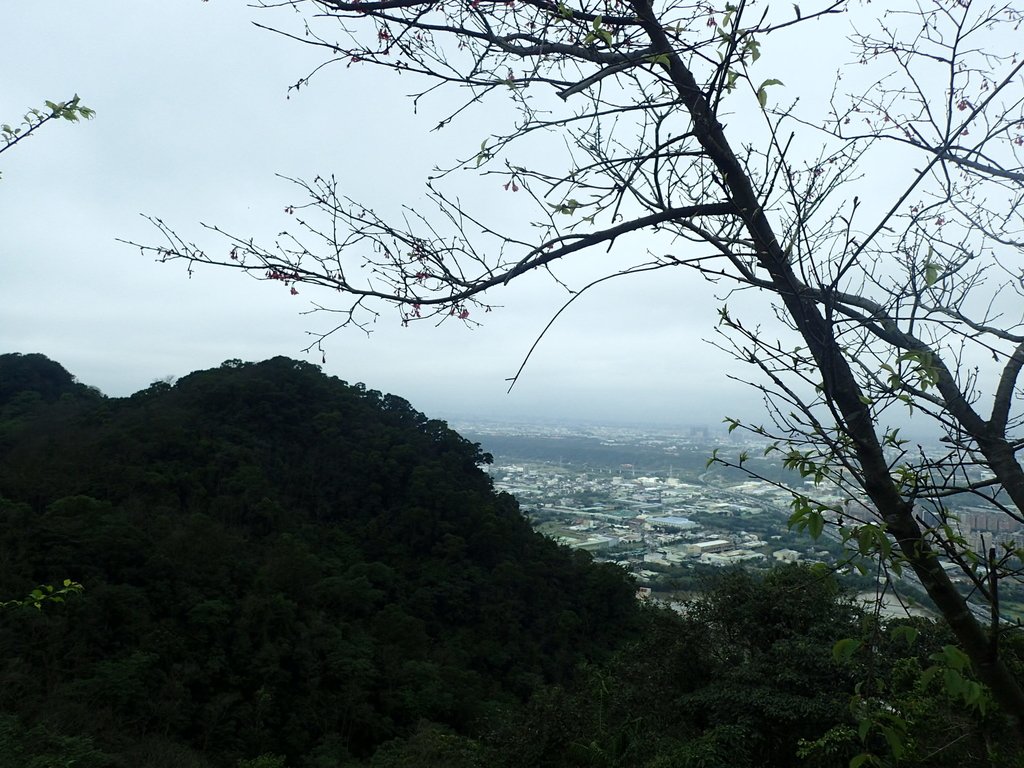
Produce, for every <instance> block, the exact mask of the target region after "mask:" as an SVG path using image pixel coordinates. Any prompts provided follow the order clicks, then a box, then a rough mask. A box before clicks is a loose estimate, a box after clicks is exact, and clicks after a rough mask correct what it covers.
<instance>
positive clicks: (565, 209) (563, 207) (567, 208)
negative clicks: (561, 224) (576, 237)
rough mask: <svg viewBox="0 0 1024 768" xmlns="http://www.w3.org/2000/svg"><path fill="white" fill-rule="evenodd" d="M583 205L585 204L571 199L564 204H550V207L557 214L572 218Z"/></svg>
mask: <svg viewBox="0 0 1024 768" xmlns="http://www.w3.org/2000/svg"><path fill="white" fill-rule="evenodd" d="M581 205H583V203H581V202H580V201H579V200H574V199H573V198H569V199H568V200H566V201H565V202H564V203H548V207H549V208H553V209H554V211H555V213H561V214H562V215H564V216H572V215H573V214H574V213H576V209H577V208H579V207H580V206H581Z"/></svg>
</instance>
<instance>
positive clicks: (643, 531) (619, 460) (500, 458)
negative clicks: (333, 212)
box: [455, 422, 1024, 618]
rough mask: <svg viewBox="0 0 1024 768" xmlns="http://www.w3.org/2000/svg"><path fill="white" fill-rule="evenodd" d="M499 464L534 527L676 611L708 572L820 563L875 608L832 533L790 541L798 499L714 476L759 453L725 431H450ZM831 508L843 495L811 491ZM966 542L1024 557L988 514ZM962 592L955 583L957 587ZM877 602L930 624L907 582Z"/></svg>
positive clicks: (779, 470)
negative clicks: (726, 463) (611, 565)
mask: <svg viewBox="0 0 1024 768" xmlns="http://www.w3.org/2000/svg"><path fill="white" fill-rule="evenodd" d="M455 426H456V428H457V429H458V431H459V432H460V433H462V434H463V435H464V436H466V437H467V438H468V439H470V440H473V441H474V442H479V443H480V444H481V446H482V448H483V450H484V451H486V452H489V453H491V454H492V455H493V457H494V463H493V465H491V466H490V467H489V471H490V474H491V476H492V479H493V481H494V485H495V487H496V488H497V489H498V490H501V491H506V492H508V493H510V494H512V495H514V496H515V497H516V498H517V499H518V501H519V503H520V506H521V509H522V510H523V512H524V514H525V515H526V516H527V517H528V518H529V519H530V520H531V522H532V523H533V525H534V527H535V528H536V529H537V530H538V531H540V532H542V533H544V534H546V535H548V536H550V537H552V538H553V539H555V540H557V541H559V542H562V543H564V544H566V545H568V546H570V547H573V548H577V549H584V550H587V551H589V552H591V553H592V554H593V555H594V557H595V558H596V559H599V560H607V561H614V562H617V563H619V564H621V565H622V566H623V567H625V568H627V569H629V570H630V571H631V572H632V573H633V574H634V576H635V578H636V580H637V584H638V585H639V589H640V592H641V594H644V595H650V596H653V597H655V598H657V599H662V600H664V601H666V602H669V603H673V602H676V601H679V600H681V599H685V597H686V596H688V594H689V593H690V592H692V591H694V590H698V589H699V588H700V581H701V579H702V578H706V577H707V575H708V574H709V572H710V570H711V569H716V568H721V567H723V566H736V565H740V566H743V567H754V568H764V567H768V566H769V565H771V564H773V563H787V562H809V563H822V564H823V565H825V566H828V567H830V568H833V569H835V570H837V572H838V573H839V575H840V580H841V581H842V582H844V583H846V585H847V586H848V587H850V588H851V589H852V590H854V591H855V592H857V594H858V596H859V598H860V599H861V600H863V601H865V602H879V601H878V600H877V599H876V598H878V597H879V596H880V591H881V590H883V586H882V585H881V584H880V583H879V580H878V578H877V574H870V575H864V574H862V573H860V572H859V571H857V570H855V569H853V568H851V567H849V566H847V565H845V564H844V563H845V561H846V559H847V558H846V555H848V554H849V553H844V550H843V546H842V544H841V542H840V539H839V536H838V533H837V531H836V530H835V528H834V527H833V526H826V528H825V531H824V533H823V535H822V536H821V537H819V538H818V539H817V540H814V539H812V537H811V536H810V535H809V534H807V533H805V532H800V531H791V530H790V529H789V527H788V518H789V516H790V513H791V511H792V510H791V506H790V502H791V500H792V495H791V494H790V493H789V492H788V491H787V490H785V489H784V488H780V487H778V486H777V485H773V484H771V483H769V482H765V481H763V480H759V479H753V478H751V477H750V476H749V475H747V474H746V473H744V472H741V471H738V470H735V469H727V468H724V467H721V466H718V465H711V466H708V458H709V457H710V456H711V454H712V452H713V451H715V450H716V449H717V450H719V452H720V453H721V454H722V455H723V456H725V455H731V454H738V453H739V452H740V451H742V450H744V449H749V450H750V452H751V455H752V456H755V455H756V456H758V457H760V455H761V453H762V451H759V450H756V449H759V448H760V449H763V448H764V445H765V444H764V442H763V441H759V440H757V439H751V438H750V436H749V435H744V434H742V433H739V432H733V433H732V434H728V433H727V431H726V429H725V428H724V426H718V425H716V426H715V427H708V426H704V425H697V426H693V427H688V428H684V429H678V428H677V429H674V430H671V429H656V428H627V427H603V426H588V425H578V426H570V425H550V424H545V425H529V424H500V423H487V422H472V423H461V424H458V425H455ZM756 461H757V466H756V469H757V471H758V473H759V474H761V475H762V476H765V477H770V478H772V479H773V480H774V479H778V480H784V481H787V482H788V483H790V484H792V485H794V486H797V485H800V484H801V483H802V482H804V481H802V480H801V478H800V477H799V476H798V475H796V474H795V473H791V472H788V471H787V470H785V469H784V468H783V467H782V465H781V461H779V460H778V459H775V460H774V461H773V460H772V459H771V458H770V457H769V458H758V459H756ZM814 495H815V496H816V498H819V499H825V500H828V499H829V498H830V497H831V496H834V499H835V500H836V501H839V500H840V496H839V494H838V492H837V491H829V489H828V488H822V487H818V488H816V489H815V492H814ZM958 516H959V518H960V528H961V533H962V534H963V536H964V538H965V539H966V540H967V541H968V543H969V545H970V546H971V548H972V549H974V550H975V551H979V552H980V551H982V550H983V547H984V545H990V544H991V543H1001V542H1006V543H1008V544H1012V545H1013V546H1017V547H1020V546H1024V529H1022V526H1021V525H1020V524H1019V523H1017V522H1016V521H1014V520H1013V519H1012V518H1009V517H1008V516H1005V515H1000V514H993V513H992V512H991V510H990V509H989V508H985V507H977V508H973V507H961V508H960V509H958ZM958 579H959V580H960V583H965V580H964V577H962V576H960V575H959V574H958V573H957V574H956V575H955V576H954V581H957V580H958ZM884 589H885V591H886V594H885V595H884V599H882V600H881V601H880V605H881V608H880V610H882V611H883V612H886V613H889V614H893V615H906V614H907V613H910V614H918V615H929V614H930V611H929V608H928V603H929V601H928V598H927V596H926V595H925V594H924V591H923V589H922V588H921V587H920V585H919V584H918V583H917V581H916V579H915V578H914V577H913V575H912V574H906V573H904V575H903V576H902V577H901V578H898V579H895V580H892V581H890V584H889V586H888V587H885V588H884ZM1014 591H1015V590H1013V588H1012V585H1009V584H1008V585H1006V592H1007V593H1006V594H1004V600H1003V607H1004V613H1006V615H1007V616H1008V617H1011V618H1017V617H1021V616H1024V594H1021V595H1017V594H1012V592H1014Z"/></svg>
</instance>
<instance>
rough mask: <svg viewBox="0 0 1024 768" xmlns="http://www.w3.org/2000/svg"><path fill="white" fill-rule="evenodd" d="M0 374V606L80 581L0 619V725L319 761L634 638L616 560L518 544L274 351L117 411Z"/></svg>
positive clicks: (124, 747)
mask: <svg viewBox="0 0 1024 768" xmlns="http://www.w3.org/2000/svg"><path fill="white" fill-rule="evenodd" d="M0 381H3V382H4V384H3V385H0V392H3V399H2V400H0V498H2V499H3V500H2V501H0V519H2V525H0V551H2V552H3V553H4V557H3V559H2V560H0V586H2V590H3V594H0V599H2V598H3V597H7V596H11V597H14V596H21V595H24V594H27V593H28V592H29V591H30V590H31V589H32V588H33V587H34V586H35V585H37V584H40V583H51V582H52V583H60V581H61V580H62V579H64V578H71V579H74V580H75V581H78V582H81V583H82V584H83V585H85V592H84V593H83V594H82V595H81V596H80V597H77V598H75V599H73V600H70V601H69V602H67V603H65V604H63V605H61V606H57V607H56V608H55V609H48V610H46V611H42V612H40V611H35V610H33V609H31V608H25V609H19V610H16V611H12V612H8V613H5V615H4V617H3V621H2V623H0V658H2V661H0V708H2V710H3V711H7V712H17V713H18V715H19V717H20V718H21V719H22V721H23V725H22V726H18V725H17V724H16V723H14V722H13V721H11V722H8V721H5V722H7V726H8V730H7V731H6V732H8V733H11V732H14V731H16V730H17V729H18V728H19V727H22V728H23V730H25V732H26V733H27V732H28V731H29V730H30V729H31V728H44V729H47V732H49V733H52V734H54V737H53V738H58V737H61V738H62V737H64V736H65V735H73V736H74V737H75V738H80V739H88V740H91V742H89V743H92V744H95V745H99V746H100V747H102V751H104V752H106V753H108V754H109V755H111V758H110V759H111V760H112V761H116V758H117V757H118V756H121V757H123V759H124V760H126V761H127V762H126V763H125V764H135V763H139V762H143V763H145V764H150V765H153V764H156V763H155V762H154V758H153V757H152V756H149V757H146V758H145V759H143V758H142V757H140V756H139V755H140V750H141V751H143V752H145V751H146V750H149V751H157V752H158V751H164V752H166V749H165V746H166V744H173V745H175V749H178V750H179V751H180V750H186V751H188V753H189V754H193V753H195V754H202V755H204V756H206V758H207V759H208V760H209V761H210V763H211V764H233V762H234V761H235V760H236V759H238V758H242V757H246V758H248V757H254V756H256V755H259V754H261V753H280V754H283V755H286V756H288V757H289V758H290V759H297V758H299V757H300V756H309V757H307V758H306V760H305V762H304V763H303V764H306V765H310V766H313V765H335V764H337V762H338V761H339V760H341V759H343V758H344V757H346V756H348V755H350V754H351V755H355V756H366V755H368V754H370V753H371V752H372V750H373V749H374V748H375V747H376V745H377V744H379V743H381V742H382V741H385V740H387V739H391V738H394V737H395V736H399V735H402V734H404V733H406V732H407V731H408V730H409V729H410V728H412V727H413V726H414V725H415V724H416V723H417V722H419V721H420V720H429V721H432V722H437V723H442V724H444V725H446V726H448V727H451V728H455V729H457V730H465V729H467V728H469V727H470V725H471V724H472V723H473V722H475V721H476V720H478V719H479V718H481V717H482V716H484V715H486V714H487V712H488V711H489V709H490V708H492V707H494V706H496V705H498V704H499V703H511V702H516V701H520V700H521V699H523V698H525V697H526V696H527V695H528V694H529V693H530V692H531V691H533V690H534V689H535V688H536V687H537V686H538V685H540V684H541V683H544V682H554V681H558V680H561V679H563V678H565V677H566V675H567V674H568V673H569V672H570V671H571V669H572V668H573V666H574V665H575V663H576V662H577V661H578V660H579V659H580V658H586V657H589V656H593V655H594V654H598V653H599V652H600V651H601V650H602V649H605V648H607V647H608V646H609V645H610V643H611V642H612V641H613V640H615V639H616V638H617V637H618V636H622V635H623V634H624V633H628V632H629V630H630V627H631V625H634V624H635V619H636V614H637V611H636V607H635V605H634V601H633V597H632V591H633V590H632V587H631V585H630V584H629V583H628V582H627V581H626V580H625V579H624V578H623V576H622V573H621V571H619V570H618V569H616V568H612V567H610V566H605V567H596V566H595V565H594V564H593V563H591V562H590V558H589V556H584V555H581V554H574V553H571V552H569V551H568V550H565V549H563V548H560V547H558V546H556V545H555V544H554V543H552V542H550V541H548V540H546V539H544V538H542V537H540V536H538V535H536V534H534V533H533V532H532V531H531V529H530V527H529V525H528V523H527V522H526V521H525V520H524V518H523V517H522V516H521V515H520V513H519V510H518V507H517V505H516V503H515V501H514V499H512V498H511V497H509V496H507V495H496V494H494V493H493V492H492V490H491V487H490V482H489V480H488V478H487V476H486V474H485V473H484V472H482V471H481V470H480V469H479V468H478V464H479V463H480V462H482V461H485V460H487V458H488V457H486V456H485V455H483V454H482V453H481V452H480V450H479V448H478V447H477V446H476V445H474V444H471V443H468V442H466V441H465V440H463V439H462V438H460V437H459V436H458V435H456V434H455V433H454V432H452V431H451V430H449V429H448V428H447V427H446V426H445V425H444V424H443V423H441V422H437V421H430V420H428V419H426V418H425V417H424V416H422V415H421V414H419V413H417V412H415V411H414V410H413V409H412V408H411V407H410V406H409V404H408V403H407V402H406V401H404V400H402V399H401V398H397V397H393V396H390V395H381V394H380V393H377V392H373V391H365V390H364V389H363V388H362V387H351V386H347V385H345V384H344V383H342V382H339V381H337V380H334V379H330V378H328V377H326V376H324V375H322V374H321V373H320V372H319V370H318V369H317V368H316V367H314V366H312V365H309V364H305V363H299V362H295V361H292V360H286V359H283V358H279V359H275V360H271V361H268V362H265V363H261V364H258V365H247V364H241V363H237V362H231V363H228V364H226V365H225V366H223V367H222V368H220V369H219V370H213V371H206V372H201V373H196V374H192V375H190V376H187V377H185V378H183V379H182V380H180V381H179V382H178V383H177V384H176V385H175V386H173V387H172V386H170V385H169V384H165V383H160V384H155V385H153V386H152V387H151V388H149V389H147V390H145V391H143V392H140V393H138V394H136V395H135V396H133V397H132V398H130V399H125V400H114V399H105V398H102V397H99V396H98V395H97V394H96V393H94V392H93V391H91V390H89V389H87V388H85V387H81V386H80V385H76V384H74V382H73V380H72V378H71V377H70V375H68V374H67V373H66V372H64V371H63V369H62V368H61V367H60V366H58V365H57V364H56V363H52V362H50V361H48V360H46V359H45V358H41V357H40V356H32V355H27V356H10V355H8V356H4V357H3V358H0ZM25 388H27V389H28V392H27V393H26V391H25ZM33 738H34V737H33ZM161 745H164V746H161ZM87 747H88V744H86V746H83V747H82V749H85V750H86V751H88V748H87ZM76 748H77V747H76ZM181 759H182V760H184V758H181ZM195 760H196V761H198V760H199V758H198V757H196V758H195ZM318 761H319V762H318ZM87 762H88V761H87V760H85V758H82V759H80V760H79V764H85V763H87ZM97 764H99V763H97ZM112 764H113V763H112ZM182 764H189V763H188V762H187V761H186V762H184V763H182ZM195 764H205V763H199V762H196V763H195ZM296 764H298V763H296Z"/></svg>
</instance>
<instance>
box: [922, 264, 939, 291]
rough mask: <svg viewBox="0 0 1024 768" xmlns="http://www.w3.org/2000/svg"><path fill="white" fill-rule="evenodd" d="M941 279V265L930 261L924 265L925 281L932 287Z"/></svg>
mask: <svg viewBox="0 0 1024 768" xmlns="http://www.w3.org/2000/svg"><path fill="white" fill-rule="evenodd" d="M938 281H939V265H938V264H932V263H930V262H929V263H928V264H925V265H924V282H925V284H926V285H927V286H928V287H929V288H931V287H932V286H933V285H935V283H937V282H938Z"/></svg>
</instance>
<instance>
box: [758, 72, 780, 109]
mask: <svg viewBox="0 0 1024 768" xmlns="http://www.w3.org/2000/svg"><path fill="white" fill-rule="evenodd" d="M769 85H783V82H782V81H781V80H776V79H775V78H774V77H770V78H768V79H767V80H765V81H764V82H763V83H761V85H760V86H758V88H757V102H758V104H760V105H761V109H764V108H765V105H766V104H767V103H768V92H767V91H766V90H765V88H767V87H768V86H769Z"/></svg>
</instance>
